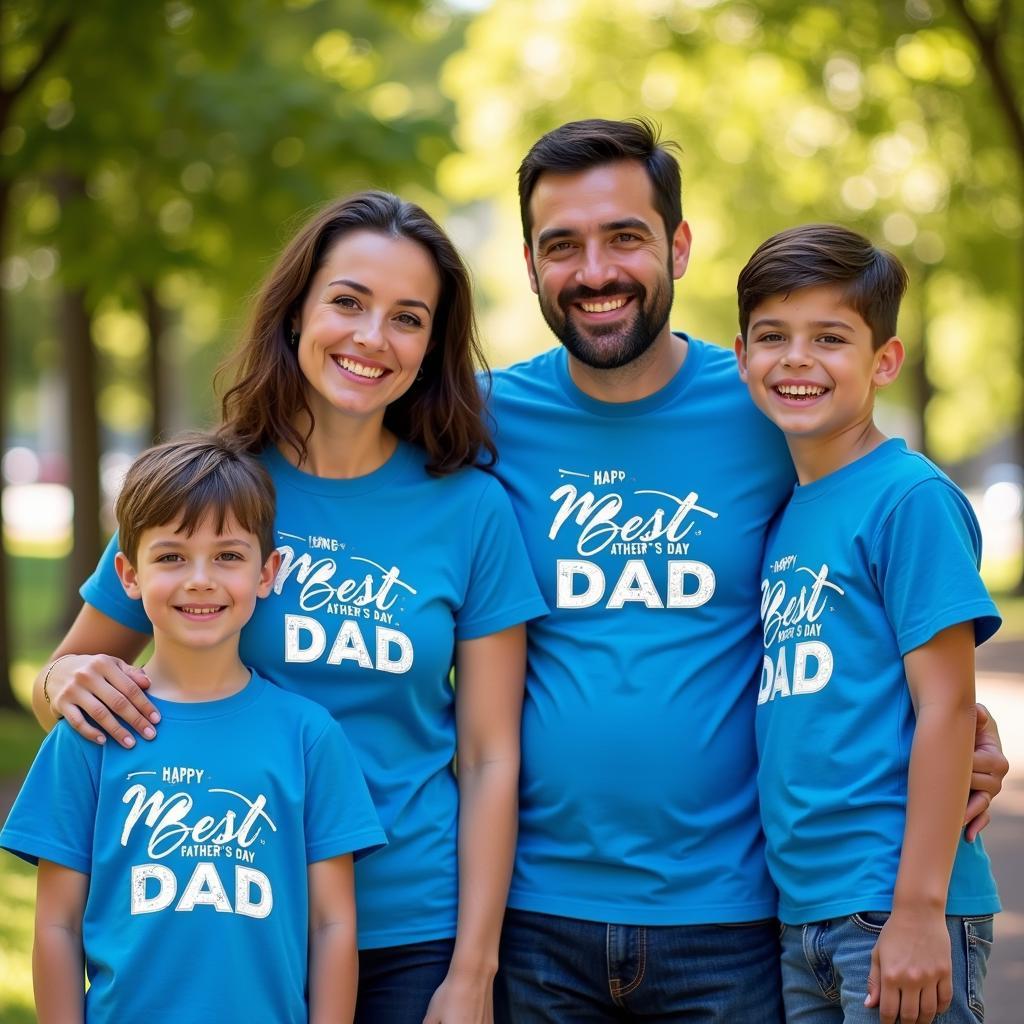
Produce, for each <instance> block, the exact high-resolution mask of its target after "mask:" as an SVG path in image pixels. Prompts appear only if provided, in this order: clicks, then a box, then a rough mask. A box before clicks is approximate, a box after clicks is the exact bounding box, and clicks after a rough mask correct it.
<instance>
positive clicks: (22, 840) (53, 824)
mask: <svg viewBox="0 0 1024 1024" xmlns="http://www.w3.org/2000/svg"><path fill="white" fill-rule="evenodd" d="M154 703H155V704H156V705H157V707H158V708H159V710H160V713H161V715H162V716H163V720H162V722H161V726H160V738H159V741H158V742H154V743H147V742H139V743H137V744H136V745H135V746H134V747H133V748H132V749H130V750H126V749H124V748H123V747H122V746H121V745H120V744H117V743H113V742H108V743H106V744H104V745H103V746H98V745H97V744H95V743H90V742H89V741H88V740H85V739H83V738H82V737H81V736H79V735H78V734H77V733H76V732H74V730H72V729H71V728H70V726H68V725H67V724H66V723H64V722H60V723H58V725H57V727H56V728H55V729H54V730H53V732H51V733H50V735H49V736H47V737H46V739H45V740H44V742H43V745H42V746H41V747H40V750H39V753H38V754H37V756H36V760H35V762H34V763H33V765H32V768H31V769H30V771H29V774H28V778H27V779H26V781H25V784H24V786H23V787H22V790H21V793H20V794H19V796H18V799H17V801H16V802H15V804H14V807H13V809H12V810H11V813H10V816H9V818H8V819H7V823H6V825H5V826H4V829H3V831H2V832H0V846H3V847H4V848H5V849H7V850H10V851H11V852H12V853H16V854H17V855H18V856H21V857H24V858H25V859H26V860H30V861H32V862H35V861H36V860H37V859H38V858H43V859H45V860H49V861H52V862H53V863H55V864H60V865H62V866H64V867H67V868H70V869H72V870H74V871H78V872H81V873H83V874H87V875H89V892H88V897H87V902H86V905H85V913H84V916H83V921H82V938H83V945H84V948H85V959H86V971H87V974H88V977H89V982H90V988H89V990H88V993H87V995H86V1019H87V1020H88V1021H90V1022H110V1024H123V1022H125V1021H146V1022H149V1024H158V1022H163V1021H167V1022H171V1021H174V1022H178V1021H180V1020H182V1019H183V1018H184V1019H188V1020H218V1021H224V1022H235V1021H237V1022H238V1024H243V1022H244V1024H261V1022H262V1024H288V1022H296V1024H300V1022H301V1024H304V1022H305V1021H306V1017H307V1011H306V974H307V952H306V951H307V943H308V938H307V929H308V886H307V879H306V875H307V872H306V866H307V865H308V864H311V863H314V862H316V861H320V860H326V859H328V858H331V857H337V856H341V855H343V854H347V853H353V854H356V855H359V854H360V853H365V852H368V851H369V850H371V849H374V848H376V847H378V846H380V844H382V843H383V842H384V841H385V839H384V832H383V830H382V829H381V827H380V824H379V823H378V820H377V815H376V813H375V812H374V809H373V805H372V803H371V801H370V796H369V793H368V792H367V788H366V784H365V782H364V781H363V776H362V773H361V772H360V769H359V766H358V764H357V762H356V758H355V755H354V754H353V752H352V750H351V748H350V747H349V745H348V742H347V741H346V740H345V737H344V735H343V734H342V732H341V729H340V728H339V727H338V725H337V723H335V722H334V721H333V720H332V719H331V717H330V716H329V715H328V714H327V713H326V712H325V711H324V710H323V709H322V708H319V707H317V706H316V705H315V704H313V703H312V702H311V701H306V700H302V699H300V698H297V697H295V696H294V695H292V694H289V693H285V692H283V691H282V690H280V689H278V688H277V687H275V686H270V685H269V684H268V683H267V682H266V681H265V680H264V679H261V678H260V677H259V676H258V675H255V674H253V676H252V679H251V680H250V681H249V683H248V685H247V686H246V687H245V689H243V690H241V691H240V692H239V693H237V694H234V695H233V696H231V697H227V698H225V699H223V700H216V701H209V702H206V703H195V704H192V703H177V702H170V701H163V700H159V699H154ZM370 859H371V860H372V858H370Z"/></svg>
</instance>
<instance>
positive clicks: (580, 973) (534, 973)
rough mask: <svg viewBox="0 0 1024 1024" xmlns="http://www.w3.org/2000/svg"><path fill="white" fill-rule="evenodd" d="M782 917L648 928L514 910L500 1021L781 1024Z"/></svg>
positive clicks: (498, 986)
mask: <svg viewBox="0 0 1024 1024" xmlns="http://www.w3.org/2000/svg"><path fill="white" fill-rule="evenodd" d="M778 935H779V925H778V922H777V921H775V920H774V919H773V920H770V921H754V922H751V923H749V924H739V925H679V926H673V927H643V926H637V925H620V924H601V923H598V922H594V921H579V920H576V919H575V918H570V917H553V916H551V915H548V914H535V913H530V912H527V911H523V910H509V911H508V912H507V913H506V915H505V927H504V929H503V931H502V936H501V953H500V956H499V965H500V966H499V968H498V978H497V980H496V982H495V988H494V1011H495V1020H496V1022H497V1024H604V1022H609V1024H610V1022H616V1024H618V1022H629V1021H661V1022H664V1024H668V1022H671V1021H688V1022H689V1021H692V1022H694V1024H698V1022H699V1024H724V1022H733V1021H735V1022H737V1024H740V1022H742V1024H781V1021H782V1000H781V996H780V983H779V962H778V960H779V940H778Z"/></svg>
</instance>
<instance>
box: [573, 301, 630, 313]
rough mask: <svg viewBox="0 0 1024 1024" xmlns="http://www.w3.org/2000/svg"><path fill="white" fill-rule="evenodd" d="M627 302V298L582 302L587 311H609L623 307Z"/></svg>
mask: <svg viewBox="0 0 1024 1024" xmlns="http://www.w3.org/2000/svg"><path fill="white" fill-rule="evenodd" d="M625 304H626V300H625V299H609V300H608V301H607V302H581V303H580V305H581V306H582V307H583V310H584V312H586V313H609V312H611V311H612V310H613V309H621V308H622V307H623V306H624V305H625Z"/></svg>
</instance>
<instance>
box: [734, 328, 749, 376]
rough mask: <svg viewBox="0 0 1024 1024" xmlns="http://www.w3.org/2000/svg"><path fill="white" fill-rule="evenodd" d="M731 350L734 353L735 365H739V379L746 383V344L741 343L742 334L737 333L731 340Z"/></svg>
mask: <svg viewBox="0 0 1024 1024" xmlns="http://www.w3.org/2000/svg"><path fill="white" fill-rule="evenodd" d="M733 351H734V352H735V353H736V365H737V366H738V367H739V371H740V380H741V381H743V382H744V383H746V380H747V346H746V345H744V344H743V335H742V334H737V335H736V340H735V341H734V342H733Z"/></svg>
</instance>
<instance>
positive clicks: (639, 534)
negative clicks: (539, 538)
mask: <svg viewBox="0 0 1024 1024" xmlns="http://www.w3.org/2000/svg"><path fill="white" fill-rule="evenodd" d="M558 475H559V479H560V480H561V481H565V478H566V477H572V478H573V480H576V479H584V480H587V481H588V483H589V484H590V487H589V488H588V489H584V490H582V491H581V490H580V486H581V485H578V484H577V483H575V482H572V481H569V482H562V483H559V485H558V486H557V487H556V488H555V489H554V490H553V491H552V492H551V494H550V495H549V497H550V499H551V501H553V502H554V503H555V504H556V505H557V506H558V507H557V510H556V512H555V515H554V518H553V519H552V521H551V528H550V530H549V531H548V538H549V539H550V540H555V539H556V538H557V537H558V536H559V534H561V533H562V532H563V530H568V531H572V530H575V531H576V532H575V542H576V544H575V546H576V552H577V554H578V555H579V556H580V557H579V558H560V559H558V561H557V564H556V579H555V592H556V603H557V606H558V607H559V608H591V607H594V606H595V605H598V604H601V603H602V602H604V607H605V608H611V609H617V608H622V607H624V606H625V605H626V604H642V605H644V606H645V607H647V608H697V607H699V606H700V605H702V604H706V603H707V602H708V601H709V600H710V599H711V596H712V595H713V594H714V592H715V574H714V571H713V570H712V568H711V566H709V565H708V564H707V563H705V562H702V561H698V560H696V559H694V558H691V557H689V556H690V546H691V544H692V543H693V538H694V537H699V536H700V534H701V530H700V525H699V524H700V523H701V521H702V519H701V517H706V518H707V519H712V520H713V519H717V518H718V513H717V512H713V511H712V510H711V509H708V508H704V507H703V506H702V505H700V503H699V497H698V495H697V492H696V491H690V492H689V493H688V494H686V495H684V496H683V497H679V496H677V495H675V494H671V493H669V492H667V491H660V490H651V489H648V488H639V489H635V490H632V491H629V490H627V489H626V488H624V487H623V485H624V484H625V483H626V480H627V477H626V471H625V470H623V469H598V470H594V471H593V472H591V473H580V472H577V471H575V470H570V469H560V470H559V471H558ZM606 488H609V489H606ZM599 489H602V490H603V493H598V490H599ZM604 489H606V490H604ZM627 504H628V507H627ZM598 555H604V556H623V557H624V558H625V561H624V563H623V565H622V567H621V568H618V569H617V570H616V571H617V573H618V576H617V578H616V579H614V580H612V581H609V579H608V577H607V576H606V573H605V570H604V569H603V568H602V567H601V566H600V565H599V564H598V563H597V562H596V561H594V560H593V559H594V558H595V557H596V556H598ZM679 555H681V556H683V557H681V558H678V557H672V556H679ZM637 556H640V557H637ZM658 556H669V557H668V558H664V557H658ZM649 560H650V561H649ZM650 563H655V564H657V569H656V570H655V571H656V573H657V578H658V582H656V581H655V576H653V575H652V565H651V564H650ZM659 563H660V564H659ZM659 584H660V585H661V586H662V587H663V588H664V589H663V590H662V589H659Z"/></svg>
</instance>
